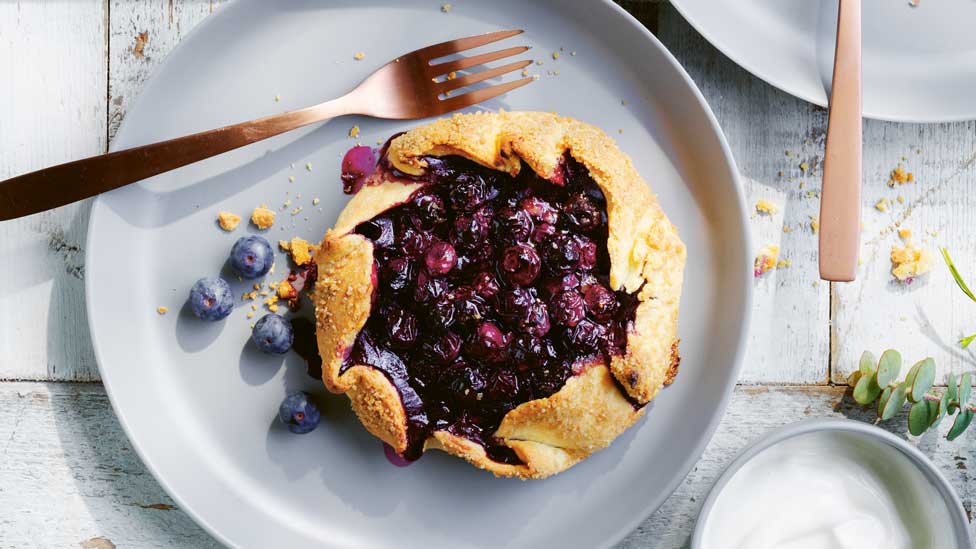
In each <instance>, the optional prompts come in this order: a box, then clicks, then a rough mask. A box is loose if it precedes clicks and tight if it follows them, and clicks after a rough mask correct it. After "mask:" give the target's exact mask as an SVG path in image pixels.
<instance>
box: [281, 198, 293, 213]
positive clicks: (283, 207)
mask: <svg viewBox="0 0 976 549" xmlns="http://www.w3.org/2000/svg"><path fill="white" fill-rule="evenodd" d="M288 206H291V199H290V198H289V199H288V200H285V202H284V204H282V205H281V209H282V210H284V209H287V208H288Z"/></svg>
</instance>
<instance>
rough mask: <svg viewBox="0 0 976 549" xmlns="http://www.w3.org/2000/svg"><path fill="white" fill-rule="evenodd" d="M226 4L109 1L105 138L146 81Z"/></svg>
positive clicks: (170, 0)
mask: <svg viewBox="0 0 976 549" xmlns="http://www.w3.org/2000/svg"><path fill="white" fill-rule="evenodd" d="M225 1H226V0H182V1H174V0H153V1H151V2H130V1H128V0H112V4H111V11H110V29H111V32H110V33H109V51H110V56H109V97H110V101H109V136H110V137H114V136H115V132H116V131H117V130H118V128H119V124H121V123H122V119H123V118H124V117H125V111H126V108H127V107H128V106H129V105H130V104H131V102H132V101H133V100H135V98H136V97H138V95H139V92H140V91H141V90H142V85H143V84H144V83H145V81H146V78H148V77H149V75H150V73H151V72H152V70H153V69H154V68H156V67H157V66H158V65H159V64H160V63H161V62H162V61H163V59H165V58H166V54H168V53H169V52H170V50H172V49H173V48H174V47H176V45H177V44H179V42H180V40H182V39H183V37H184V36H186V34H187V33H189V32H190V31H191V30H192V29H193V27H195V26H196V25H197V23H199V22H200V21H202V20H203V19H204V18H205V17H206V16H207V15H210V14H211V13H213V11H214V10H215V9H217V8H218V7H219V6H220V4H222V3H224V2H225Z"/></svg>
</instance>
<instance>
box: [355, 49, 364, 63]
mask: <svg viewBox="0 0 976 549" xmlns="http://www.w3.org/2000/svg"><path fill="white" fill-rule="evenodd" d="M365 57H366V54H365V53H363V52H361V51H359V52H356V54H355V55H353V56H352V58H353V59H355V60H356V61H362V60H363V58H365Z"/></svg>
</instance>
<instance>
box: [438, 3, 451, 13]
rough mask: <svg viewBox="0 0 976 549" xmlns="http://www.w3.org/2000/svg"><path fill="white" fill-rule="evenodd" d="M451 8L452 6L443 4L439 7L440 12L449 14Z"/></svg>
mask: <svg viewBox="0 0 976 549" xmlns="http://www.w3.org/2000/svg"><path fill="white" fill-rule="evenodd" d="M453 7H454V6H452V5H450V4H444V5H443V6H441V11H442V12H444V13H451V9H452V8H453Z"/></svg>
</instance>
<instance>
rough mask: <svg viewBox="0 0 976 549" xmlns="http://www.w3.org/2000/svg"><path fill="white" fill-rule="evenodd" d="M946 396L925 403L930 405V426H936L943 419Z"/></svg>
mask: <svg viewBox="0 0 976 549" xmlns="http://www.w3.org/2000/svg"><path fill="white" fill-rule="evenodd" d="M944 399H945V396H944V395H943V400H926V401H925V403H926V404H927V405H928V407H929V428H932V427H936V426H938V425H939V423H940V422H941V421H942V417H943V416H945V404H944V403H945V400H944Z"/></svg>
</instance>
